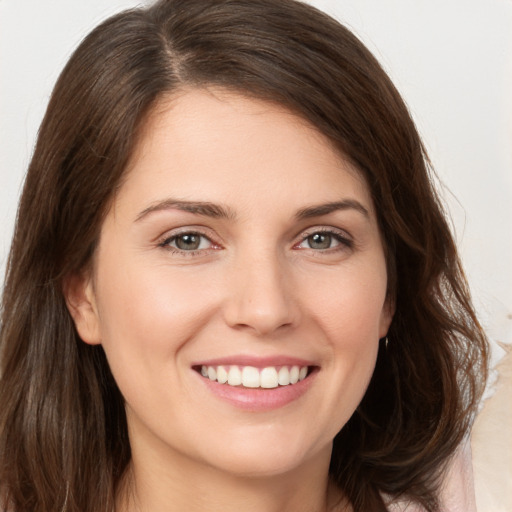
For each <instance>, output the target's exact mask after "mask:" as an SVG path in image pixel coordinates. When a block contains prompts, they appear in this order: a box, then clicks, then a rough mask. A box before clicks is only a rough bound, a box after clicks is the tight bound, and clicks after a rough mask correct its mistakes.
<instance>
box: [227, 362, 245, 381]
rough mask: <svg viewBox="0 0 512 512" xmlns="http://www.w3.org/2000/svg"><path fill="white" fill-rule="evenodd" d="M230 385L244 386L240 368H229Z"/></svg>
mask: <svg viewBox="0 0 512 512" xmlns="http://www.w3.org/2000/svg"><path fill="white" fill-rule="evenodd" d="M228 384H229V385H230V386H240V384H242V372H241V371H240V369H239V368H238V366H231V367H230V368H229V373H228Z"/></svg>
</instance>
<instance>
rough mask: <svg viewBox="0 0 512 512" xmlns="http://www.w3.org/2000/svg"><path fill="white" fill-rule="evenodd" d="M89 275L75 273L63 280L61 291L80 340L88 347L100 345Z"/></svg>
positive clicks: (92, 286)
mask: <svg viewBox="0 0 512 512" xmlns="http://www.w3.org/2000/svg"><path fill="white" fill-rule="evenodd" d="M89 274H90V273H89V272H87V273H77V274H73V275H70V276H67V277H66V278H65V279H64V282H63V286H62V291H63V293H64V298H65V299H66V305H67V307H68V310H69V313H70V314H71V317H72V318H73V320H74V322H75V327H76V330H77V331H78V334H79V336H80V338H81V339H82V340H83V341H85V343H88V344H89V345H99V344H100V343H101V336H100V324H99V316H98V309H97V307H96V297H95V293H94V285H93V279H92V276H90V275H89Z"/></svg>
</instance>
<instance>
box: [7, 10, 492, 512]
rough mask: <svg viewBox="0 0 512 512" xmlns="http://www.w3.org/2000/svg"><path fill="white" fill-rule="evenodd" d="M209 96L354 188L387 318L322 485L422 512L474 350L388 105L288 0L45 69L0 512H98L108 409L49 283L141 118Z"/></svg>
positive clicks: (112, 435)
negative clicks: (282, 132)
mask: <svg viewBox="0 0 512 512" xmlns="http://www.w3.org/2000/svg"><path fill="white" fill-rule="evenodd" d="M208 85H215V86H221V87H224V88H228V89H232V90H236V91H237V92H240V93H242V94H245V95H249V96H252V97H257V98H260V99H264V100H269V101H272V102H277V103H279V104H281V105H283V106H285V107H286V108H288V109H290V110H292V111H293V112H295V113H297V114H298V115H300V116H301V117H303V118H304V119H306V120H308V121H309V122H310V123H311V124H312V125H313V126H315V127H316V128H317V129H318V130H319V131H320V132H322V133H323V134H325V135H326V136H327V137H329V138H330V139H331V140H332V142H333V143H334V144H335V145H336V147H337V148H339V150H340V152H341V153H342V154H343V155H344V156H345V157H346V158H348V159H350V160H351V161H352V162H353V163H354V164H355V165H356V166H357V168H358V169H359V170H360V172H361V173H362V175H363V176H364V177H365V178H366V181H367V183H368V186H369V187H370V190H371V193H372V196H373V201H374V203H375V208H376V211H377V215H378V220H379V223H380V229H381V232H382V235H383V239H384V244H385V250H386V256H387V265H388V279H389V290H388V294H389V298H390V300H393V301H394V303H395V305H396V313H395V316H394V320H393V322H392V325H391V328H390V332H389V343H384V342H382V343H381V347H380V350H379V356H378V360H377V366H376V369H375V373H374V376H373V379H372V382H371V383H370V386H369V389H368V391H367V393H366V395H365V397H364V399H363V401H362V403H361V404H360V406H359V407H358V409H357V411H356V412H355V413H354V415H353V417H352V418H351V419H350V420H349V422H348V423H347V425H345V427H344V428H343V429H342V431H341V432H340V433H339V434H338V436H337V437H336V439H335V441H334V449H333V454H332V461H331V467H330V471H331V476H332V478H333V479H334V480H335V481H336V482H337V484H338V485H339V487H340V488H341V489H342V490H343V492H344V493H345V494H346V496H347V497H348V499H349V500H350V502H351V503H352V505H353V507H354V510H355V511H356V512H362V511H367V510H372V511H377V510H381V509H384V504H383V501H382V498H381V495H383V494H389V495H390V496H392V497H398V496H406V497H407V498H409V499H410V500H412V501H415V502H418V503H421V504H422V505H423V506H424V507H425V508H426V509H427V510H428V511H436V510H438V508H439V505H438V501H437V497H436V496H437V484H438V478H439V475H440V472H441V470H442V469H443V467H444V465H445V464H446V462H447V461H448V460H449V457H450V456H451V454H453V452H454V450H455V448H456V447H457V445H458V444H459V443H460V441H461V440H462V438H463V437H464V435H465V434H467V431H468V428H469V426H470V424H471V421H472V418H473V414H474V411H475V407H476V403H477V401H478V399H479V396H480V393H481V390H482V385H483V382H484V380H485V376H486V361H487V352H486V339H485V335H484V334H483V332H482V330H481V328H480V326H479V324H478V322H477V320H476V317H475V314H474V312H473V308H472V305H471V302H470V298H469V292H468V289H467V285H466V280H465V278H464V275H463V272H462V269H461V266H460V263H459V259H458V256H457V250H456V247H455V244H454V241H453V238H452V235H451V233H450V229H449V227H448V224H447V221H446V219H445V215H444V214H443V210H442V208H441V205H440V203H439V200H438V197H437V195H436V193H435V190H434V187H433V184H432V171H431V169H430V165H429V161H428V158H427V156H426V153H425V151H424V148H423V146H422V143H421V141H420V138H419V136H418V133H417V131H416V129H415V126H414V124H413V121H412V120H411V117H410V115H409V113H408V111H407V108H406V107H405V105H404V103H403V101H402V99H401V98H400V95H399V94H398V93H397V91H396V89H395V88H394V87H393V85H392V83H391V82H390V80H389V78H388V77H387V75H386V74H385V73H384V71H383V70H382V68H381V67H380V65H379V64H378V63H377V61H376V60H375V59H374V57H373V56H372V55H371V54H370V53H369V51H368V50H367V49H366V48H365V47H364V46H363V45H362V43H361V42H360V41H359V40H358V39H357V38H356V37H355V36H354V35H353V34H351V33H350V32H349V31H348V30H347V29H346V28H344V27H343V26H342V25H340V24H339V23H338V22H336V21H335V20H333V19H332V18H330V17H328V16H327V15H325V14H323V13H321V12H319V11H317V10H316V9H314V8H313V7H310V6H308V5H306V4H302V3H299V2H295V1H293V0H279V1H278V2H276V1H275V0H167V1H166V0H161V1H159V2H158V3H157V4H155V5H154V6H152V7H149V8H146V9H135V10H130V11H126V12H123V13H121V14H119V15H116V16H114V17H112V18H111V19H109V20H107V21H106V22H104V23H103V24H102V25H100V26H99V27H98V28H96V29H95V30H94V31H93V32H92V33H91V34H90V35H89V36H88V37H87V38H86V39H85V40H84V41H83V42H82V44H81V45H80V46H79V48H78V49H77V50H76V52H75V53H74V55H73V56H72V57H71V59H70V61H69V62H68V64H67V66H66V67H65V69H64V70H63V72H62V74H61V76H60V78H59V80H58V82H57V85H56V87H55V90H54V92H53V95H52V98H51V100H50V103H49V106H48V109H47V112H46V115H45V118H44V120H43V123H42V126H41V129H40V132H39V137H38V141H37V145H36V148H35V152H34V155H33V158H32V161H31V164H30V167H29V170H28V174H27V177H26V181H25V186H24V190H23V194H22V197H21V201H20V205H19V211H18V218H17V224H16V229H15V234H14V239H13V243H12V248H11V252H10V256H9V260H8V266H7V274H6V281H5V288H4V292H3V300H2V320H1V322H2V323H1V340H0V343H1V345H0V350H1V352H0V357H1V366H0V372H1V381H0V495H1V496H2V497H3V499H4V501H5V503H3V507H4V508H6V509H9V510H13V511H14V512H21V511H31V512H51V511H59V512H60V511H62V512H72V511H76V512H78V511H79V512H100V511H101V512H104V511H105V510H113V507H114V498H115V492H116V488H117V486H118V484H119V482H120V480H121V477H122V475H123V472H124V471H125V470H126V468H127V465H128V464H129V461H130V446H129V441H128V435H127V425H126V417H125V412H124V404H123V399H122V396H121V394H120V392H119V390H118V388H117V386H116V384H115V382H114V379H113V377H112V375H111V373H110V370H109V367H108V364H107V361H106V358H105V355H104V352H103V350H102V348H101V346H90V345H87V344H85V343H83V342H81V340H80V339H79V337H78V335H77V332H76V330H75V327H74V324H73V322H72V320H71V317H70V315H69V313H68V311H67V309H66V304H65V300H64V297H63V293H62V285H63V279H65V278H66V277H67V276H69V275H73V274H77V273H80V272H82V271H83V270H84V269H85V268H86V267H87V266H88V265H89V264H90V262H91V258H92V256H93V254H94V251H95V247H96V244H97V241H98V236H99V232H100V228H101V225H102V220H103V218H104V215H105V213H106V211H107V210H108V207H109V205H110V202H111V201H112V198H113V196H114V194H115V192H116V190H117V189H118V188H119V187H120V185H121V183H122V178H123V172H124V170H125V168H126V166H127V162H128V161H129V158H130V156H131V153H132V151H133V148H134V146H135V144H136V142H137V140H138V137H139V134H140V132H141V130H142V128H143V125H144V121H145V119H146V118H147V116H148V114H149V113H150V112H151V109H152V107H153V106H154V105H155V102H156V101H157V99H159V98H160V97H161V96H162V95H163V94H164V93H165V94H172V93H173V92H175V91H178V90H180V89H184V88H190V87H204V86H208Z"/></svg>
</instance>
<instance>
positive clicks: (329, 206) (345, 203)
mask: <svg viewBox="0 0 512 512" xmlns="http://www.w3.org/2000/svg"><path fill="white" fill-rule="evenodd" d="M339 210H342V211H343V210H355V211H357V212H359V213H361V214H362V215H364V216H365V217H366V218H367V219H369V218H370V212H369V211H368V209H367V208H365V207H364V206H363V205H362V204H361V203H360V202H359V201H356V200H355V199H344V200H342V201H333V202H330V203H324V204H318V205H313V206H308V207H306V208H302V209H300V210H299V211H298V212H297V214H296V217H297V219H298V220H304V219H310V218H312V217H321V216H322V215H328V214H329V213H332V212H336V211H339Z"/></svg>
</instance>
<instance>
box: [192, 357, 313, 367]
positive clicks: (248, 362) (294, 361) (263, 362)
mask: <svg viewBox="0 0 512 512" xmlns="http://www.w3.org/2000/svg"><path fill="white" fill-rule="evenodd" d="M234 365H238V366H253V367H255V368H267V367H269V366H315V364H314V362H312V361H311V360H309V361H308V360H306V359H301V358H298V357H291V356H286V355H276V356H266V357H259V356H251V355H247V354H240V355H230V356H227V357H218V358H215V359H207V360H203V361H198V362H197V363H195V364H193V365H192V366H234Z"/></svg>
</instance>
